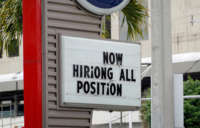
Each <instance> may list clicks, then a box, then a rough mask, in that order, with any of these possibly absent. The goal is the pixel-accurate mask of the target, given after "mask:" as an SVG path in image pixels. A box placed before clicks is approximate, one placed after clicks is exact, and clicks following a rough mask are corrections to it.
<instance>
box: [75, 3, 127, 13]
mask: <svg viewBox="0 0 200 128" xmlns="http://www.w3.org/2000/svg"><path fill="white" fill-rule="evenodd" d="M77 1H78V3H80V5H82V6H83V7H84V8H86V9H87V10H88V11H90V12H93V13H95V14H98V15H108V14H111V13H113V12H115V11H118V10H121V9H123V8H124V7H125V6H126V5H127V4H128V3H129V1H130V0H77Z"/></svg>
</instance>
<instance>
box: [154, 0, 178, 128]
mask: <svg viewBox="0 0 200 128" xmlns="http://www.w3.org/2000/svg"><path fill="white" fill-rule="evenodd" d="M151 23H152V32H151V38H152V87H151V88H152V110H151V114H152V115H151V127H152V128H174V100H173V99H174V90H173V89H174V88H173V75H172V43H171V2H170V0H151Z"/></svg>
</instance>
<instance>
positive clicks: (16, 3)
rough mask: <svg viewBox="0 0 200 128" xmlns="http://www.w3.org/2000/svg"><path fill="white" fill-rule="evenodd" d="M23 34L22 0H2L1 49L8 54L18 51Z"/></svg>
mask: <svg viewBox="0 0 200 128" xmlns="http://www.w3.org/2000/svg"><path fill="white" fill-rule="evenodd" d="M21 36H22V0H1V1H0V49H3V47H4V48H5V50H6V51H7V55H8V56H14V55H17V54H18V53H17V52H18V51H19V50H18V48H16V47H17V46H19V44H20V42H21Z"/></svg>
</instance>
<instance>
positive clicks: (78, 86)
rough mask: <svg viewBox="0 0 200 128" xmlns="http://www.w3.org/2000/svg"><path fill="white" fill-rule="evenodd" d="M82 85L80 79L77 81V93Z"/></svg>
mask: <svg viewBox="0 0 200 128" xmlns="http://www.w3.org/2000/svg"><path fill="white" fill-rule="evenodd" d="M82 87H83V83H82V82H81V81H77V93H80V90H81V88H82Z"/></svg>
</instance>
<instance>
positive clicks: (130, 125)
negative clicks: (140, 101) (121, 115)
mask: <svg viewBox="0 0 200 128" xmlns="http://www.w3.org/2000/svg"><path fill="white" fill-rule="evenodd" d="M128 118H129V128H133V124H132V112H129V113H128Z"/></svg>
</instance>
